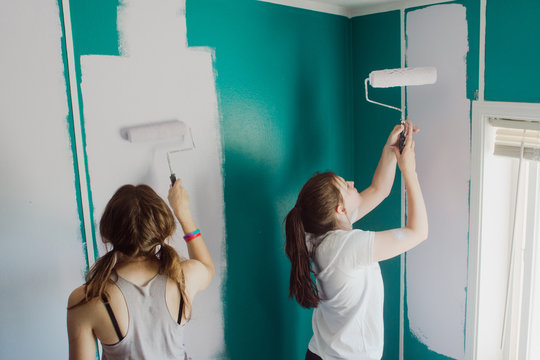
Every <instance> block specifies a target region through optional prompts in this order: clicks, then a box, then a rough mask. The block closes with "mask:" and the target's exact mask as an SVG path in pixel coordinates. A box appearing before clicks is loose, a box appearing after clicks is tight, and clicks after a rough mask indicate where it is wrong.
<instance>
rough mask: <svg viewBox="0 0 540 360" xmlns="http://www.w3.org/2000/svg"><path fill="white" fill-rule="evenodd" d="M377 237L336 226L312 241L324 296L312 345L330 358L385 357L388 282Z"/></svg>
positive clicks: (309, 241) (317, 311)
mask: <svg viewBox="0 0 540 360" xmlns="http://www.w3.org/2000/svg"><path fill="white" fill-rule="evenodd" d="M373 239H374V233H373V232H371V231H362V230H349V231H345V230H334V231H330V232H328V233H326V234H325V235H323V236H321V237H314V238H309V237H308V239H307V240H306V242H307V245H308V249H309V250H310V251H314V252H315V253H314V256H313V270H314V272H315V277H316V279H317V289H318V291H319V297H320V298H321V301H320V303H319V305H318V306H317V307H316V308H315V310H314V312H313V321H312V324H313V337H312V338H311V341H310V342H309V350H310V351H311V352H313V353H315V354H317V355H319V356H320V357H321V358H323V359H324V360H327V359H332V360H334V359H336V360H337V359H347V360H353V359H354V360H356V359H358V360H364V359H365V360H375V359H376V360H379V359H380V358H381V357H382V352H383V344H384V328H383V302H384V287H383V281H382V276H381V269H380V267H379V263H377V262H374V261H373Z"/></svg>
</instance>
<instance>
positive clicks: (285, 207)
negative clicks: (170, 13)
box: [186, 0, 353, 359]
mask: <svg viewBox="0 0 540 360" xmlns="http://www.w3.org/2000/svg"><path fill="white" fill-rule="evenodd" d="M186 16H187V34H188V44H189V46H208V47H211V48H213V49H215V63H214V68H215V73H216V87H217V93H218V101H219V114H220V117H221V119H220V122H221V129H222V144H223V154H224V165H223V166H224V168H223V171H224V183H225V185H224V190H225V220H226V231H227V238H226V254H227V255H226V256H227V258H226V262H227V271H226V273H227V275H226V279H225V281H224V288H223V301H224V320H225V344H226V352H227V354H226V356H227V357H228V358H230V359H300V358H303V357H304V355H305V352H306V349H307V344H308V342H309V339H310V337H311V335H312V330H311V314H312V311H308V310H303V309H302V308H301V307H300V306H299V305H297V304H296V302H295V301H294V300H290V299H288V283H289V271H290V265H289V263H288V260H287V258H286V256H285V253H284V232H283V225H282V223H283V220H284V217H285V215H286V213H287V212H288V211H289V210H290V208H292V206H293V205H294V203H295V201H296V196H297V194H298V192H299V190H300V188H301V186H302V185H303V184H304V183H305V181H306V180H307V179H308V178H309V177H310V176H311V175H312V174H313V173H314V172H315V171H319V170H326V169H332V170H334V171H336V172H337V173H339V174H341V175H343V176H344V177H346V178H351V177H352V176H353V163H352V159H353V152H352V140H353V139H352V136H353V134H352V131H351V130H352V124H351V120H352V117H351V111H350V103H349V102H350V100H349V97H350V94H351V92H350V86H351V81H350V78H349V76H348V75H349V73H350V58H349V56H348V52H349V47H350V37H349V36H350V35H349V34H350V33H349V26H350V24H349V20H348V19H346V18H344V17H339V16H333V15H328V14H322V13H317V12H312V11H306V10H301V9H295V8H290V7H284V6H279V5H274V4H268V3H262V2H256V1H228V2H224V1H219V0H188V1H187V3H186Z"/></svg>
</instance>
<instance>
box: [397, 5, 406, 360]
mask: <svg viewBox="0 0 540 360" xmlns="http://www.w3.org/2000/svg"><path fill="white" fill-rule="evenodd" d="M399 22H400V24H399V30H400V31H399V32H400V34H399V36H400V66H401V67H402V68H403V67H405V66H406V62H407V59H406V51H407V41H406V39H405V9H401V10H400V11H399ZM405 101H406V98H405V86H402V87H401V111H403V112H404V115H405V116H403V117H402V118H407V112H406V111H407V106H406V105H407V104H406V103H405ZM400 173H401V172H400ZM406 211H407V208H406V203H405V181H403V175H401V227H405V225H406V223H405V215H406ZM406 257H407V254H406V253H403V254H401V255H400V256H399V264H400V270H399V353H398V354H399V360H403V358H404V338H405V261H406Z"/></svg>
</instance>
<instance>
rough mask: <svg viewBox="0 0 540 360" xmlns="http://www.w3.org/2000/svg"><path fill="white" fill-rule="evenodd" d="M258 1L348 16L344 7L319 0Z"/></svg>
mask: <svg viewBox="0 0 540 360" xmlns="http://www.w3.org/2000/svg"><path fill="white" fill-rule="evenodd" d="M258 1H260V2H267V3H272V4H278V5H284V6H290V7H295V8H300V9H306V10H313V11H318V12H323V13H327V14H333V15H341V16H346V17H350V16H349V12H348V10H347V8H346V7H344V6H339V5H333V4H327V3H323V2H320V1H313V0H258Z"/></svg>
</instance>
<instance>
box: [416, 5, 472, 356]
mask: <svg viewBox="0 0 540 360" xmlns="http://www.w3.org/2000/svg"><path fill="white" fill-rule="evenodd" d="M407 39H408V43H407V66H435V67H437V70H438V75H439V78H438V81H437V84H435V85H426V86H418V87H411V88H408V89H407V95H408V97H407V101H408V104H407V105H408V115H409V118H411V119H412V120H413V121H414V122H416V123H417V124H418V125H419V127H420V129H421V130H422V131H421V132H420V133H419V134H418V136H416V144H417V146H416V155H417V168H418V173H419V178H420V182H421V184H422V190H423V193H424V196H425V200H426V206H427V211H428V217H429V226H430V234H429V239H428V240H427V241H426V242H425V243H423V244H422V245H420V246H419V247H418V248H416V249H414V250H412V251H410V252H409V253H408V254H407V305H408V314H407V316H408V319H409V324H410V328H411V330H412V332H413V334H414V335H415V336H416V337H418V339H419V340H420V341H421V342H423V343H425V344H426V345H427V346H428V347H429V349H431V350H432V351H435V352H438V353H441V354H444V355H446V356H448V357H451V358H455V359H462V358H463V357H464V328H465V300H466V292H465V291H466V286H467V241H468V240H467V239H468V212H469V204H468V199H469V179H470V170H469V166H470V164H469V163H470V102H469V100H468V99H467V98H466V74H467V72H466V62H465V59H466V54H467V51H468V42H467V22H466V17H465V8H464V7H463V6H461V5H454V4H452V5H438V6H432V7H429V8H424V9H420V10H416V11H412V12H409V13H408V14H407Z"/></svg>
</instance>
